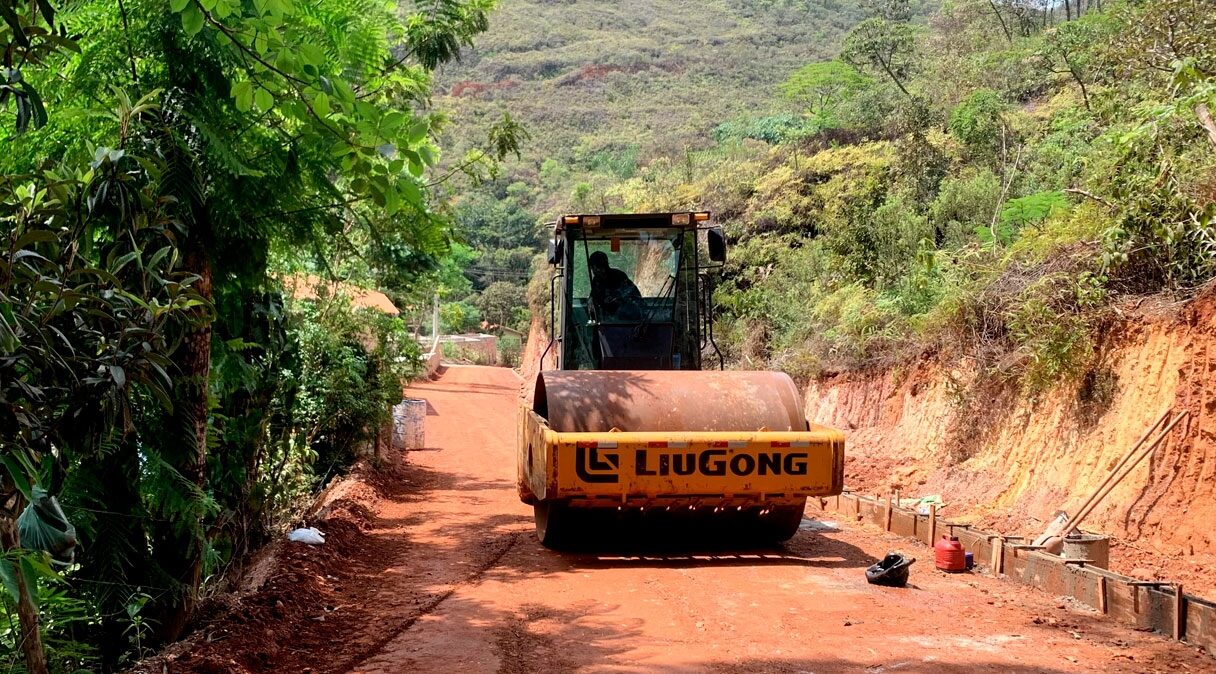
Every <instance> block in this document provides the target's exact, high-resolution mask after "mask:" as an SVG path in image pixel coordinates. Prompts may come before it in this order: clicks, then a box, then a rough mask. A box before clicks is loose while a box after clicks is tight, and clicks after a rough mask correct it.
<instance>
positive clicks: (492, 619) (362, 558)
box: [157, 367, 1216, 674]
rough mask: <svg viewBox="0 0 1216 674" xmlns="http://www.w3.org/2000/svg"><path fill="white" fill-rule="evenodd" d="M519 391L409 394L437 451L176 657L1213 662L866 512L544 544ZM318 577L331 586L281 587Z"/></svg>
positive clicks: (829, 665) (743, 666) (499, 374)
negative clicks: (518, 455) (637, 543)
mask: <svg viewBox="0 0 1216 674" xmlns="http://www.w3.org/2000/svg"><path fill="white" fill-rule="evenodd" d="M519 389H520V381H519V379H518V378H517V377H516V376H515V375H514V374H513V373H512V372H511V371H510V370H505V369H494V368H475V367H449V368H447V370H446V372H445V373H444V374H443V376H442V377H441V378H440V379H439V380H438V381H435V382H430V383H424V384H420V385H418V386H416V387H414V388H413V389H411V391H410V394H411V395H412V396H415V397H421V398H425V399H426V400H427V401H428V403H429V410H428V416H427V426H426V434H427V435H426V437H427V444H428V447H429V449H428V450H426V451H420V452H412V453H410V454H409V456H408V459H407V465H406V467H405V468H404V469H403V470H401V471H398V472H397V473H394V474H393V475H391V476H389V477H391V480H389V479H388V478H384V479H381V480H380V481H379V483H378V484H376V485H373V486H374V487H375V489H374V490H373V489H372V488H368V489H367V490H366V491H368V492H373V491H374V493H371V494H365V495H364V497H363V498H364V500H366V501H367V503H366V504H365V505H366V508H363V509H360V508H353V509H348V510H359V511H360V514H359V517H358V518H357V519H358V524H359V527H358V531H350V530H348V529H349V527H346V528H343V525H341V524H340V523H339V522H331V523H330V525H329V526H330V528H331V529H338V530H339V531H338V533H339V534H341V535H339V536H337V538H336V539H335V535H334V534H331V541H335V542H336V543H337V545H336V546H330V544H329V543H328V542H327V544H326V546H324V547H323V548H318V549H306V548H304V547H303V546H295V547H294V548H292V549H291V550H296V549H299V550H302V551H303V552H292V555H293V557H292V559H291V560H290V561H291V562H292V563H294V564H297V571H295V574H296V575H291V576H284V573H282V572H280V573H279V574H277V575H275V576H273V577H272V579H271V580H270V581H268V582H267V583H266V586H265V587H264V588H263V589H261V590H259V591H258V592H257V593H256V594H255V595H253V596H252V597H248V598H245V599H243V600H242V601H243V602H244V603H243V604H242V608H241V609H240V610H237V611H235V612H234V613H236V614H238V616H235V617H234V616H230V617H227V618H225V619H223V620H221V621H219V622H217V623H215V624H212V625H211V626H209V627H207V628H205V632H206V636H205V639H206V640H207V641H211V640H214V642H215V643H205V644H201V645H199V646H197V647H196V648H195V649H194V650H193V651H192V652H190V653H186V654H183V655H182V656H179V657H178V659H177V661H176V662H175V663H173V666H172V667H170V668H169V670H168V671H172V672H180V671H200V672H201V671H230V672H271V671H273V672H312V673H314V674H318V673H320V672H347V673H359V674H381V673H383V674H388V673H397V672H418V673H428V672H434V673H443V674H452V673H454V672H455V673H460V674H466V673H468V674H476V673H487V674H489V673H498V674H503V673H505V674H515V673H524V672H544V673H548V672H554V673H564V672H637V673H643V672H658V673H663V674H666V673H675V672H743V673H752V672H755V673H760V672H764V673H776V672H791V673H793V672H814V673H815V674H826V673H833V672H888V671H899V672H924V673H930V672H932V673H946V674H963V673H970V672H1002V673H1004V674H1023V673H1029V672H1136V673H1140V672H1154V671H1159V672H1167V671H1168V672H1181V671H1192V672H1200V671H1216V660H1213V659H1212V658H1211V657H1210V656H1208V655H1206V654H1203V653H1201V652H1198V651H1196V650H1195V649H1192V648H1189V647H1186V646H1182V645H1179V644H1176V643H1174V642H1171V641H1169V640H1168V639H1166V638H1164V637H1162V636H1159V635H1153V634H1145V633H1140V632H1135V631H1131V630H1129V629H1127V628H1125V627H1123V626H1121V625H1118V624H1116V623H1113V622H1111V621H1108V620H1105V619H1103V618H1102V617H1100V616H1098V615H1097V614H1096V613H1095V612H1093V611H1090V610H1088V609H1084V608H1082V607H1077V606H1074V605H1072V604H1068V603H1065V602H1064V601H1062V600H1059V599H1057V598H1055V597H1051V596H1049V595H1046V594H1043V593H1040V592H1037V591H1034V590H1031V589H1028V588H1026V587H1024V586H1020V585H1017V584H1014V583H1013V582H1010V581H1003V580H997V579H992V578H988V577H983V576H973V575H957V576H951V575H946V574H942V573H939V572H937V571H935V570H934V569H933V568H932V563H931V559H930V556H931V551H929V550H928V549H927V548H924V547H923V546H920V545H919V544H917V543H914V542H911V541H907V540H904V539H899V538H895V537H891V536H888V535H887V534H885V533H883V532H879V531H875V530H870V529H865V528H861V527H860V526H859V525H856V524H842V528H841V529H840V530H836V531H833V530H812V529H815V528H817V527H821V526H822V525H823V524H824V523H817V522H816V521H814V520H807V521H804V530H803V531H800V532H799V534H798V535H797V536H796V537H795V538H794V539H793V540H792V541H790V542H789V543H788V544H786V545H785V546H783V547H780V548H772V549H766V550H759V551H749V552H745V553H726V552H715V553H706V554H697V553H679V552H677V553H650V554H636V553H633V552H629V551H613V552H610V553H598V554H592V553H580V554H572V553H557V552H553V551H550V550H547V549H545V548H543V547H541V546H540V545H539V543H537V541H536V538H535V536H534V534H533V532H532V522H531V509H530V508H529V507H527V506H524V505H523V504H521V503H520V502H519V500H518V498H517V497H516V494H515V485H514V478H515V465H514V458H513V452H514V448H513V446H514V437H515V422H516V405H517V396H518V392H519ZM807 514H808V516H811V517H814V516H815V515H816V514H817V513H816V509H815V508H814V507H809V508H808V513H807ZM824 517H825V518H827V517H828V516H826V515H825V516H824ZM319 526H321V528H322V529H325V528H326V524H324V523H322V524H320V525H319ZM892 549H903V550H904V551H906V552H908V553H909V554H911V555H913V556H916V557H919V558H921V561H919V562H917V563H916V564H915V565H914V566H913V567H912V576H911V586H910V587H909V588H907V589H884V588H878V587H874V586H870V585H867V584H866V582H865V579H864V574H863V570H864V568H865V567H866V566H867V565H869V564H870V563H872V561H873V560H874V559H876V558H878V557H881V556H882V555H883V554H885V553H886V552H887V551H889V550H892ZM300 584H305V585H307V588H308V593H309V596H310V597H315V599H311V600H301V601H300V602H297V603H295V604H290V605H286V606H284V605H283V602H282V600H281V599H276V597H281V596H282V591H281V590H282V586H284V585H293V586H299V585H300ZM275 588H279V589H275ZM276 592H277V593H279V594H275V593H276ZM310 602H311V603H310ZM258 607H273V608H266V610H265V611H262V612H259V608H258ZM276 615H277V617H276ZM242 616H243V617H242ZM249 616H254V617H252V618H250V617H249ZM276 621H277V622H276ZM242 622H245V623H251V624H240V623H242ZM183 666H184V667H183ZM157 671H160V670H159V669H158V670H157Z"/></svg>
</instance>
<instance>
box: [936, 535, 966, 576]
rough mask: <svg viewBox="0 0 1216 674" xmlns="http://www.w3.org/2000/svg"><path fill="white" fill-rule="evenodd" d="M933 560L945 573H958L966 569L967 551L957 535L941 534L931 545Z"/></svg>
mask: <svg viewBox="0 0 1216 674" xmlns="http://www.w3.org/2000/svg"><path fill="white" fill-rule="evenodd" d="M933 561H934V563H935V564H936V565H937V568H939V569H941V570H942V571H945V572H946V573H960V572H962V571H966V570H967V551H966V550H964V549H963V544H962V543H959V542H958V536H942V537H941V540H939V541H938V542H937V543H936V544H934V546H933Z"/></svg>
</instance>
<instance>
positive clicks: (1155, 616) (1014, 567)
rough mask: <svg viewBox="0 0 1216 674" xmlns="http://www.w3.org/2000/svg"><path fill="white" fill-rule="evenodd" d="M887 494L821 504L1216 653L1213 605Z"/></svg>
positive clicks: (1175, 586) (1167, 585)
mask: <svg viewBox="0 0 1216 674" xmlns="http://www.w3.org/2000/svg"><path fill="white" fill-rule="evenodd" d="M898 502H899V501H898V499H897V498H896V499H892V498H891V496H889V495H875V496H872V497H871V496H863V495H861V494H856V493H852V492H845V493H843V494H841V495H840V496H835V497H832V498H828V499H823V500H821V503H823V504H824V506H825V508H826V509H830V510H834V511H835V512H837V513H839V514H841V515H844V516H852V517H854V518H855V519H857V520H859V521H868V522H870V523H871V524H873V525H874V526H877V527H879V528H881V529H885V530H887V531H889V532H891V533H893V534H895V535H897V536H904V537H907V538H911V539H915V540H917V541H919V542H921V543H924V544H925V545H929V546H932V545H933V537H934V536H935V535H936V536H942V535H953V536H957V537H958V539H959V541H960V542H961V543H962V544H963V546H964V547H965V548H966V549H967V550H968V551H969V552H971V553H972V556H973V558H974V560H975V564H976V566H977V567H978V568H983V569H986V570H987V572H988V573H991V574H993V575H1004V576H1006V577H1008V578H1010V579H1013V580H1016V581H1018V582H1021V583H1025V584H1027V585H1031V586H1034V587H1036V588H1038V589H1040V590H1043V591H1044V592H1049V593H1051V594H1054V595H1059V596H1066V597H1072V598H1073V599H1075V600H1077V601H1079V602H1081V603H1083V604H1085V605H1087V606H1091V607H1093V608H1095V609H1097V610H1099V611H1101V612H1102V613H1104V614H1106V615H1108V616H1110V617H1111V618H1113V619H1115V620H1118V621H1119V622H1122V623H1125V624H1127V625H1131V626H1133V627H1136V628H1140V629H1149V630H1153V631H1155V632H1160V633H1162V634H1166V635H1170V636H1173V637H1174V638H1176V639H1178V640H1179V641H1185V642H1186V643H1188V644H1191V645H1194V646H1198V647H1200V648H1203V649H1204V650H1205V651H1207V652H1208V653H1216V603H1214V602H1212V601H1209V600H1207V599H1204V598H1202V597H1197V596H1194V595H1189V594H1185V593H1183V591H1182V586H1181V585H1178V584H1176V583H1169V582H1153V583H1146V582H1142V581H1137V580H1135V579H1134V578H1129V577H1127V576H1122V575H1119V574H1117V573H1113V572H1111V571H1107V570H1106V569H1099V568H1097V567H1094V566H1091V565H1087V564H1084V563H1083V562H1077V561H1076V560H1064V559H1063V558H1061V557H1059V556H1056V555H1052V554H1048V553H1045V552H1042V551H1040V550H1037V549H1035V548H1034V546H1030V545H1026V544H1025V541H1023V540H1022V539H1019V538H1010V537H1002V536H1000V535H998V534H993V533H990V532H987V531H981V530H979V529H975V528H973V527H971V526H969V525H966V524H955V523H953V522H950V521H949V520H947V519H943V518H941V517H938V516H936V514H935V511H936V508H933V509H931V512H934V515H933V516H931V515H925V514H920V513H917V512H914V511H911V510H907V509H905V508H900V507H898V505H896V504H898Z"/></svg>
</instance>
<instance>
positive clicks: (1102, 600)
mask: <svg viewBox="0 0 1216 674" xmlns="http://www.w3.org/2000/svg"><path fill="white" fill-rule="evenodd" d="M1098 610H1099V611H1101V612H1102V615H1106V613H1107V606H1106V576H1098Z"/></svg>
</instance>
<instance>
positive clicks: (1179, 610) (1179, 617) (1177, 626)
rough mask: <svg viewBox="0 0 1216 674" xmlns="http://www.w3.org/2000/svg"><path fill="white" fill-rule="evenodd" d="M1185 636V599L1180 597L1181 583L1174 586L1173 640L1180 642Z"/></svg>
mask: <svg viewBox="0 0 1216 674" xmlns="http://www.w3.org/2000/svg"><path fill="white" fill-rule="evenodd" d="M1184 636H1186V597H1184V596H1182V583H1179V584H1177V585H1175V586H1174V638H1175V639H1177V640H1178V641H1182V637H1184Z"/></svg>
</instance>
